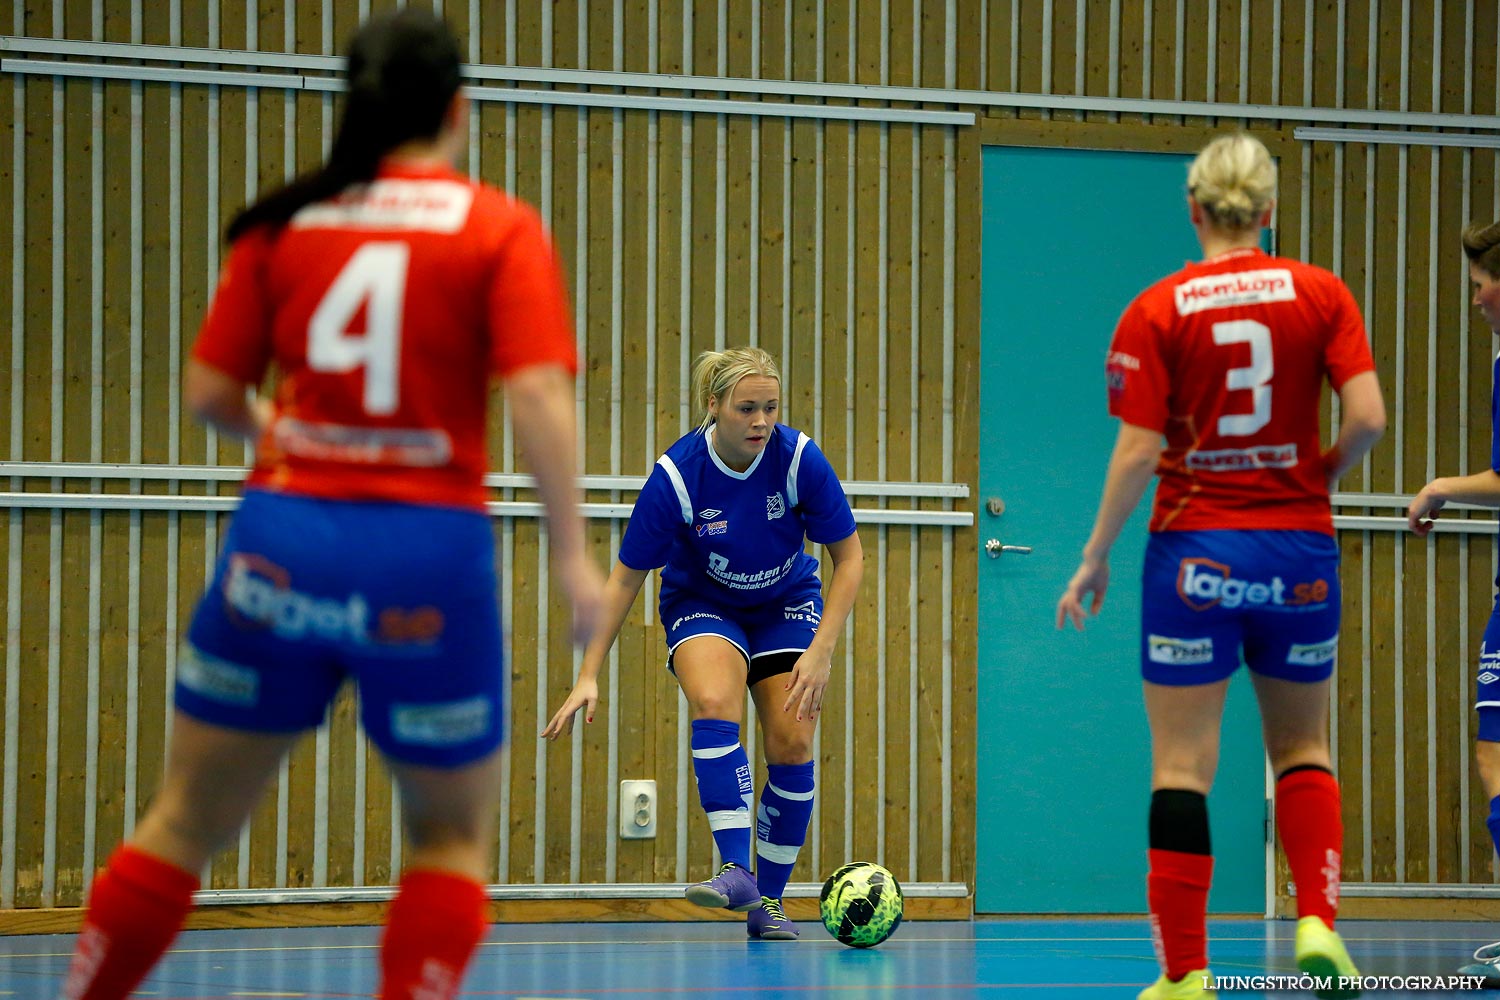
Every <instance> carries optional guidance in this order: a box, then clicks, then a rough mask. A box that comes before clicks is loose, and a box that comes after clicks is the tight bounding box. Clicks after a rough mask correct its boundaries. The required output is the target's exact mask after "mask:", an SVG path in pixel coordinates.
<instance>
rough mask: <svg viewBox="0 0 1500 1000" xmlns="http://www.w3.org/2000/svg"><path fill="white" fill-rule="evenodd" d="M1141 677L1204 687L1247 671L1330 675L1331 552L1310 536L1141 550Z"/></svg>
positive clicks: (1195, 540) (1198, 536)
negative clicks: (1143, 552) (1243, 667)
mask: <svg viewBox="0 0 1500 1000" xmlns="http://www.w3.org/2000/svg"><path fill="white" fill-rule="evenodd" d="M1142 577H1143V578H1142V601H1141V676H1142V677H1144V678H1145V679H1146V680H1148V681H1151V682H1152V683H1154V684H1172V685H1186V684H1210V683H1213V682H1214V681H1220V680H1223V679H1224V678H1226V677H1228V676H1229V675H1231V674H1233V673H1234V672H1235V671H1236V670H1237V669H1239V665H1240V657H1241V655H1242V654H1243V656H1244V660H1245V663H1246V664H1247V665H1248V666H1249V667H1250V669H1251V670H1252V671H1254V672H1255V673H1258V674H1264V675H1266V676H1267V677H1277V678H1280V679H1282V680H1289V681H1321V680H1326V679H1327V678H1328V677H1329V675H1331V674H1332V673H1333V664H1334V660H1335V658H1336V657H1337V655H1338V638H1339V550H1338V543H1336V542H1335V541H1334V540H1333V538H1332V537H1330V536H1328V535H1324V534H1321V533H1319V532H1316V531H1162V532H1156V533H1154V534H1152V536H1151V540H1150V542H1149V543H1147V545H1146V566H1145V572H1144V573H1143V574H1142Z"/></svg>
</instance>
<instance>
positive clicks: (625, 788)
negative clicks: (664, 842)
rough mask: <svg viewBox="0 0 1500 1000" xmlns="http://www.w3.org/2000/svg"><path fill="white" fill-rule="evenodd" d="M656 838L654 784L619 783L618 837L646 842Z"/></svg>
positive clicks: (649, 782) (642, 782)
mask: <svg viewBox="0 0 1500 1000" xmlns="http://www.w3.org/2000/svg"><path fill="white" fill-rule="evenodd" d="M655 836H656V782H655V781H651V780H637V781H628V780H627V781H622V782H620V837H621V838H622V839H625V840H646V839H649V838H651V837H655Z"/></svg>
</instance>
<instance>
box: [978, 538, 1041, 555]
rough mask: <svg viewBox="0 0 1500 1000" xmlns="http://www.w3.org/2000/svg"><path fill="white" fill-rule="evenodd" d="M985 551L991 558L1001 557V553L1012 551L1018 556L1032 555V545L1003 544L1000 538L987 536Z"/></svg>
mask: <svg viewBox="0 0 1500 1000" xmlns="http://www.w3.org/2000/svg"><path fill="white" fill-rule="evenodd" d="M984 551H985V552H987V553H989V556H990V558H991V559H999V558H1000V555H1001V553H1003V552H1012V553H1014V554H1016V555H1018V556H1029V555H1031V546H1030V545H1001V544H1000V539H998V538H987V539H985V542H984Z"/></svg>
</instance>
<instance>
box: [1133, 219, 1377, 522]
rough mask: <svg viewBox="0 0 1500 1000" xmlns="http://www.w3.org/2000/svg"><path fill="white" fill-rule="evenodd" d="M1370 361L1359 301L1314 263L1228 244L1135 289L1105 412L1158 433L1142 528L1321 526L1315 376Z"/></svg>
mask: <svg viewBox="0 0 1500 1000" xmlns="http://www.w3.org/2000/svg"><path fill="white" fill-rule="evenodd" d="M1374 368H1375V362H1374V359H1373V358H1372V357H1371V355H1370V343H1369V340H1368V338H1367V337H1366V336H1365V327H1364V321H1363V320H1362V319H1361V318H1360V314H1359V306H1358V305H1356V304H1355V302H1354V297H1353V296H1352V295H1351V294H1350V293H1349V289H1348V288H1347V287H1345V285H1344V283H1343V282H1342V281H1340V280H1339V279H1338V278H1337V277H1335V276H1334V275H1333V274H1332V273H1330V272H1328V271H1325V270H1323V269H1322V268H1320V267H1314V266H1312V265H1310V264H1304V263H1301V262H1300V261H1295V260H1287V259H1285V258H1281V257H1272V256H1269V255H1267V254H1265V253H1262V252H1261V251H1260V250H1253V249H1246V250H1235V251H1231V252H1229V253H1227V254H1222V255H1220V256H1218V257H1214V258H1213V259H1211V260H1208V261H1204V262H1203V263H1197V264H1189V265H1188V266H1187V267H1185V268H1183V269H1182V270H1181V271H1178V272H1177V273H1176V274H1174V275H1172V276H1170V277H1168V278H1165V279H1163V280H1161V281H1158V282H1157V283H1156V284H1154V285H1152V286H1151V287H1150V288H1148V289H1146V290H1145V291H1144V292H1142V293H1141V294H1140V295H1139V296H1137V297H1136V299H1135V301H1134V302H1132V303H1131V304H1130V307H1129V308H1128V309H1126V310H1125V315H1124V316H1122V317H1121V318H1120V325H1119V327H1118V329H1116V331H1115V337H1114V341H1113V343H1111V345H1110V349H1109V358H1108V360H1107V363H1106V374H1107V377H1108V382H1109V412H1110V413H1111V414H1113V415H1114V416H1117V417H1119V418H1120V419H1121V420H1123V421H1125V422H1126V423H1129V424H1134V425H1136V426H1139V427H1143V428H1146V429H1148V430H1153V431H1159V432H1160V433H1161V434H1163V435H1164V436H1165V437H1166V439H1167V444H1166V449H1165V451H1163V453H1162V458H1161V463H1160V465H1159V466H1158V467H1157V475H1158V476H1159V477H1160V479H1161V482H1160V484H1159V485H1158V486H1157V490H1156V502H1155V505H1154V507H1153V509H1152V512H1151V530H1152V531H1199V530H1203V529H1210V528H1239V529H1263V530H1305V531H1320V532H1323V533H1325V534H1332V533H1333V517H1332V514H1331V512H1330V510H1329V504H1328V483H1327V476H1326V473H1325V471H1324V467H1323V461H1322V448H1321V446H1320V441H1321V436H1320V433H1319V422H1318V417H1319V410H1320V406H1321V400H1322V388H1323V383H1324V381H1325V380H1327V381H1328V382H1329V383H1330V384H1332V386H1333V388H1334V389H1335V390H1337V389H1338V388H1340V387H1341V386H1342V385H1343V384H1344V383H1345V382H1346V381H1348V380H1349V379H1350V378H1351V377H1353V376H1355V375H1358V374H1359V373H1361V372H1366V371H1372V370H1373V369H1374Z"/></svg>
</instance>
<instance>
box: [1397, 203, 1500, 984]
mask: <svg viewBox="0 0 1500 1000" xmlns="http://www.w3.org/2000/svg"><path fill="white" fill-rule="evenodd" d="M1463 243H1464V254H1465V255H1466V256H1467V257H1468V258H1469V280H1470V282H1471V283H1472V285H1473V288H1474V304H1475V305H1476V306H1478V307H1479V311H1480V313H1482V314H1483V315H1484V321H1485V323H1487V324H1488V325H1489V328H1490V329H1491V330H1492V331H1494V332H1496V333H1500V222H1496V223H1494V224H1492V225H1489V226H1483V225H1473V226H1470V227H1469V228H1468V229H1467V230H1465V231H1464V235H1463ZM1490 422H1491V427H1492V430H1491V438H1490V467H1489V468H1488V469H1485V470H1484V471H1483V472H1476V473H1474V474H1473V475H1472V476H1453V477H1443V478H1439V479H1434V480H1433V481H1432V482H1430V483H1428V484H1427V485H1426V486H1424V487H1422V492H1420V493H1418V494H1417V495H1416V498H1415V499H1413V500H1412V502H1411V506H1410V507H1409V508H1408V509H1407V512H1406V517H1407V521H1408V522H1409V523H1410V524H1411V529H1412V530H1413V531H1415V532H1416V533H1417V534H1419V535H1426V534H1427V533H1428V532H1430V531H1432V519H1433V518H1435V517H1437V514H1438V511H1440V510H1442V509H1443V505H1444V504H1446V503H1448V502H1449V501H1453V502H1456V503H1472V504H1484V505H1485V506H1488V507H1500V358H1496V360H1495V387H1494V388H1493V389H1492V390H1491V394H1490ZM1496 582H1497V584H1500V580H1497V581H1496ZM1478 685H1479V697H1478V699H1477V701H1476V707H1477V708H1478V709H1479V737H1478V739H1477V740H1476V742H1475V744H1474V759H1475V760H1476V761H1477V762H1478V764H1479V777H1480V780H1482V781H1483V782H1484V794H1485V795H1486V796H1487V797H1488V798H1489V800H1490V815H1489V821H1488V823H1489V828H1490V837H1491V838H1492V839H1493V840H1494V842H1495V847H1496V850H1500V600H1497V602H1496V604H1495V610H1494V612H1493V613H1492V614H1491V615H1490V622H1489V624H1488V625H1487V626H1485V630H1484V641H1483V642H1482V643H1481V644H1480V647H1479V680H1478ZM1474 959H1475V963H1474V964H1473V965H1469V966H1465V967H1464V968H1463V969H1461V970H1460V971H1461V972H1463V973H1465V974H1467V975H1482V976H1484V977H1486V986H1487V987H1488V988H1491V989H1500V968H1497V966H1500V941H1497V942H1496V943H1494V944H1489V945H1485V946H1484V947H1483V948H1480V949H1479V950H1478V951H1476V952H1475V953H1474Z"/></svg>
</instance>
